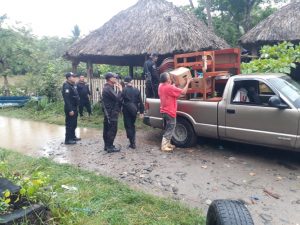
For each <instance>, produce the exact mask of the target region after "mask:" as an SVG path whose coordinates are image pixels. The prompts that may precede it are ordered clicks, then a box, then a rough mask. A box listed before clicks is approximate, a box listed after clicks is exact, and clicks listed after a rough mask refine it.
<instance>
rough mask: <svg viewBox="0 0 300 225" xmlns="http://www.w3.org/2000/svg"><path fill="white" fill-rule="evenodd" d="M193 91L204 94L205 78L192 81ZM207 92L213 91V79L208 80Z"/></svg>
mask: <svg viewBox="0 0 300 225" xmlns="http://www.w3.org/2000/svg"><path fill="white" fill-rule="evenodd" d="M191 89H192V90H193V91H197V92H201V93H203V92H204V79H203V78H193V80H192V81H191ZM206 91H207V92H210V91H211V79H210V78H208V79H206Z"/></svg>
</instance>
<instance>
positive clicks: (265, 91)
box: [259, 82, 275, 95]
mask: <svg viewBox="0 0 300 225" xmlns="http://www.w3.org/2000/svg"><path fill="white" fill-rule="evenodd" d="M259 93H260V94H261V95H275V93H274V92H273V91H272V90H271V88H269V86H268V85H266V84H265V83H263V82H259Z"/></svg>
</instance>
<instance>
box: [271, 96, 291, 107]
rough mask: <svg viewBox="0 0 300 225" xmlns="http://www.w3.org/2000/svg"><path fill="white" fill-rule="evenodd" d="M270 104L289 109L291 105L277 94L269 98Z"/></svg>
mask: <svg viewBox="0 0 300 225" xmlns="http://www.w3.org/2000/svg"><path fill="white" fill-rule="evenodd" d="M268 104H269V106H272V107H276V108H278V109H287V108H288V107H289V106H288V105H287V104H285V103H284V102H282V101H281V99H280V98H279V97H278V96H277V95H274V96H272V97H271V98H270V99H269V102H268Z"/></svg>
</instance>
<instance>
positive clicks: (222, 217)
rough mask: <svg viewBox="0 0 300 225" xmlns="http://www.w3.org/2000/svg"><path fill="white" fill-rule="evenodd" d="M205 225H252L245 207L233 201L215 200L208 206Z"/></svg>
mask: <svg viewBox="0 0 300 225" xmlns="http://www.w3.org/2000/svg"><path fill="white" fill-rule="evenodd" d="M206 225H254V222H253V220H252V217H251V215H250V212H249V211H248V209H247V208H246V206H245V205H244V204H243V203H241V202H239V201H234V200H215V201H213V202H212V203H211V205H210V206H209V209H208V212H207V217H206Z"/></svg>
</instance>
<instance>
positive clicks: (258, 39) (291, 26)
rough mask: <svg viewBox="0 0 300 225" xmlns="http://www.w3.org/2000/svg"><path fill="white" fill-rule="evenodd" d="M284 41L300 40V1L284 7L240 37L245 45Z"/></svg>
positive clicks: (297, 41) (295, 41) (241, 42)
mask: <svg viewBox="0 0 300 225" xmlns="http://www.w3.org/2000/svg"><path fill="white" fill-rule="evenodd" d="M282 41H290V42H293V43H299V42H300V2H299V1H298V2H294V3H291V4H288V5H286V6H284V7H282V8H281V9H279V10H278V11H277V12H275V13H273V14H272V15H270V16H269V17H267V18H266V19H265V20H263V21H261V22H260V23H259V24H257V25H256V26H255V27H254V28H252V29H251V30H250V31H248V32H247V33H246V34H245V35H243V36H242V37H241V38H240V44H241V45H242V46H244V47H249V46H255V45H264V44H274V43H278V42H282Z"/></svg>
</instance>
